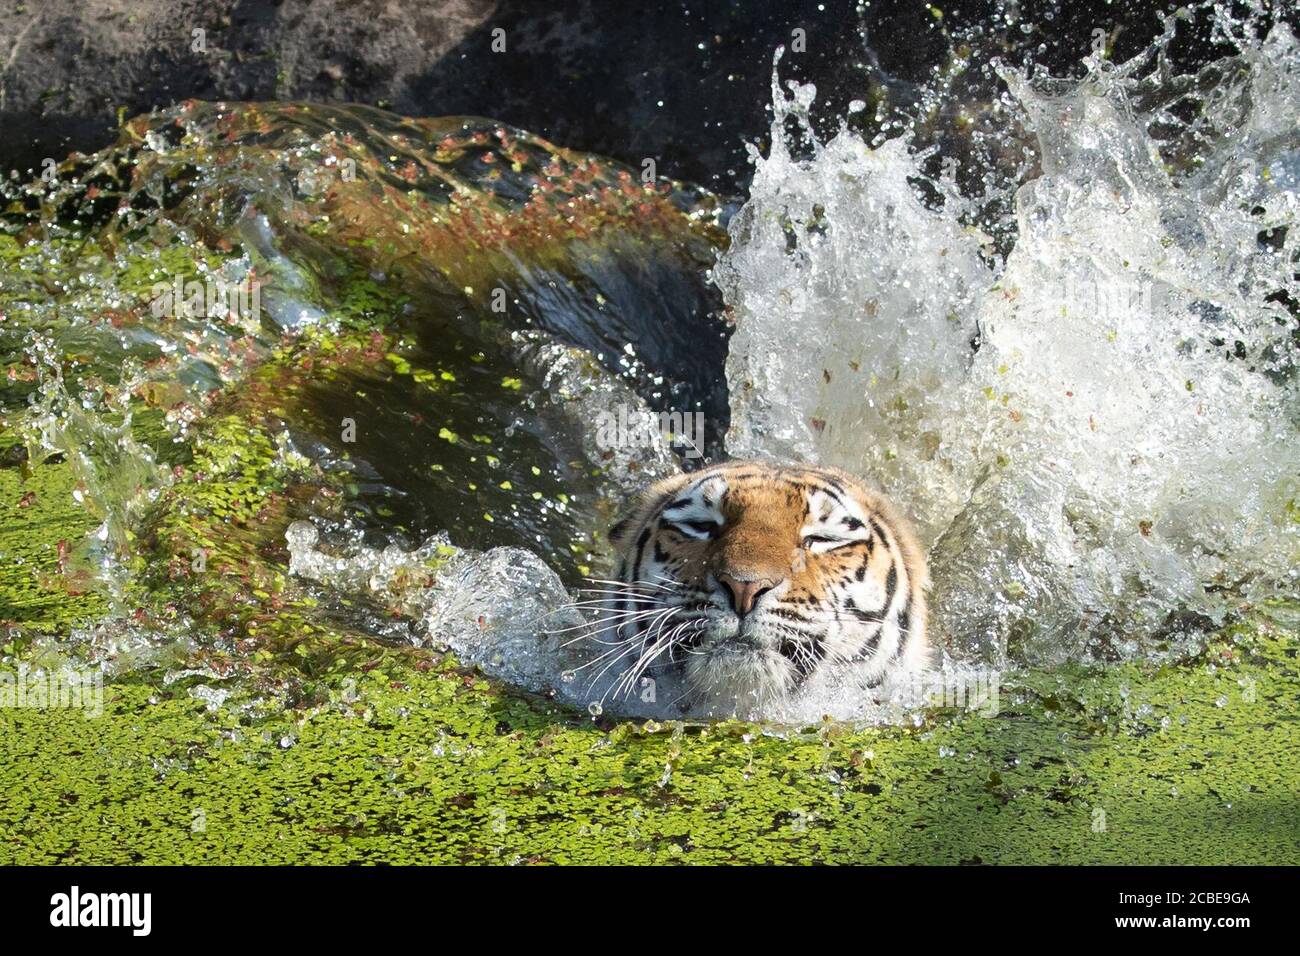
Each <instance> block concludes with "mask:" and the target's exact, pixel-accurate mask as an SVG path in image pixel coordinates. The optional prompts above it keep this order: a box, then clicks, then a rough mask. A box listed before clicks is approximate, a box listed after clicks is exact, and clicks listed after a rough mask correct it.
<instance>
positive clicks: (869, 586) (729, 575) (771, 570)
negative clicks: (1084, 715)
mask: <svg viewBox="0 0 1300 956" xmlns="http://www.w3.org/2000/svg"><path fill="white" fill-rule="evenodd" d="M609 539H610V543H611V545H612V549H613V557H614V560H615V562H616V567H617V571H616V580H614V581H611V582H610V584H611V585H613V586H612V587H610V588H608V589H607V590H608V591H609V592H612V596H611V597H609V598H607V599H606V600H607V601H608V605H609V609H608V615H609V616H610V617H609V618H607V619H612V620H613V621H614V622H615V632H616V634H617V640H615V641H613V642H611V643H613V644H614V645H615V649H616V650H618V649H619V648H622V649H623V650H622V653H623V654H624V655H625V659H626V660H631V661H632V662H633V663H632V664H631V665H629V667H628V668H627V669H625V671H624V672H623V674H624V686H626V687H629V688H630V687H632V686H633V680H634V679H637V678H638V676H639V675H644V674H648V673H650V672H652V671H672V672H674V673H675V674H676V675H677V677H678V681H679V683H680V684H681V686H683V687H684V688H685V691H684V694H683V696H684V697H685V702H684V703H682V704H681V705H680V707H681V709H682V710H686V709H687V708H688V707H690V706H692V705H693V706H695V707H696V708H697V709H702V710H708V711H710V712H719V711H721V712H726V713H730V714H734V715H737V716H744V715H746V714H752V713H761V712H763V711H765V710H770V709H771V708H772V706H773V705H778V704H781V703H783V702H787V701H789V700H791V699H792V698H794V697H795V696H797V695H799V694H800V693H801V692H803V690H804V689H805V688H807V687H808V686H809V685H810V684H812V683H814V682H815V681H816V680H817V679H818V678H819V677H822V676H824V672H826V671H827V670H838V671H841V672H845V671H847V672H849V673H851V674H852V677H853V679H854V680H855V681H856V682H857V683H858V684H859V686H862V687H878V686H879V685H881V684H882V683H883V682H884V681H885V679H886V678H889V677H891V676H898V675H901V674H914V673H917V672H919V671H920V670H922V669H924V667H925V666H926V664H927V661H928V653H929V652H928V648H927V643H926V592H927V589H928V588H929V586H930V577H929V573H928V571H927V569H926V562H925V556H924V553H923V552H922V550H921V547H920V545H919V544H918V542H917V538H916V535H915V533H914V532H913V530H912V528H911V526H910V524H909V523H908V522H907V521H906V520H905V519H904V518H903V517H902V516H901V515H900V514H899V513H898V512H897V511H896V510H895V509H894V507H893V506H892V505H891V504H890V503H889V502H888V501H886V500H885V498H884V497H883V496H882V495H881V494H879V493H878V492H876V491H873V490H871V489H870V488H868V487H867V486H866V485H865V484H864V483H863V482H861V481H860V480H858V479H857V478H855V477H853V476H852V475H849V474H848V473H846V472H843V471H840V470H838V469H834V468H827V467H814V466H810V465H800V464H782V463H769V462H761V461H729V462H725V463H722V464H718V465H714V466H712V467H709V468H705V469H703V470H699V471H695V472H691V473H685V474H678V475H676V476H674V477H671V478H667V479H665V480H662V481H660V482H658V483H656V484H654V485H652V486H651V487H650V488H648V489H647V490H646V491H645V492H644V493H643V494H642V495H641V496H640V498H639V499H638V500H637V502H636V503H635V504H634V505H633V506H632V507H631V508H630V509H629V510H628V511H627V512H626V513H625V515H624V516H623V517H622V518H621V519H620V520H618V521H617V522H616V523H615V524H614V525H613V526H612V528H611V529H610V532H609ZM612 653H613V652H611V654H612ZM629 675H630V676H629ZM639 679H641V680H645V678H644V677H640V678H639Z"/></svg>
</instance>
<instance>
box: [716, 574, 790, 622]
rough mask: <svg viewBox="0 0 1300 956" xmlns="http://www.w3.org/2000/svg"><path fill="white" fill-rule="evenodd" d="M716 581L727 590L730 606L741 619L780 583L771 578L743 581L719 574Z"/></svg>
mask: <svg viewBox="0 0 1300 956" xmlns="http://www.w3.org/2000/svg"><path fill="white" fill-rule="evenodd" d="M718 580H719V581H721V582H722V584H723V586H724V587H725V588H726V589H727V594H728V596H730V598H731V606H732V608H733V609H734V610H735V612H736V613H737V614H739V615H740V616H741V617H744V616H745V615H746V614H748V613H749V612H750V611H752V610H753V609H754V602H755V601H757V600H758V599H759V598H760V597H762V596H763V595H764V594H766V593H767V592H768V591H770V590H772V588H774V587H776V586H777V585H778V584H780V583H781V582H780V581H775V580H773V579H772V578H763V579H761V580H754V581H745V580H742V579H740V578H735V577H732V576H731V575H730V574H719V575H718Z"/></svg>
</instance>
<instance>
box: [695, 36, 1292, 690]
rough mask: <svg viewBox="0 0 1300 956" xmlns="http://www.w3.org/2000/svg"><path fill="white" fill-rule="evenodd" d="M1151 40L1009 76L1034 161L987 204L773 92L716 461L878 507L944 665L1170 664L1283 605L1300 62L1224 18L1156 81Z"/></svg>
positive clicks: (1286, 45)
mask: <svg viewBox="0 0 1300 956" xmlns="http://www.w3.org/2000/svg"><path fill="white" fill-rule="evenodd" d="M1173 29H1174V23H1173V22H1172V21H1171V23H1170V31H1172V30H1173ZM1171 36H1172V32H1171V33H1169V34H1166V36H1165V37H1164V38H1162V40H1160V41H1159V42H1158V43H1157V45H1156V47H1155V48H1153V49H1152V50H1151V51H1148V53H1147V54H1145V55H1144V56H1143V57H1141V58H1139V59H1138V60H1137V61H1134V62H1132V63H1129V64H1126V65H1123V66H1114V65H1112V64H1109V63H1106V62H1104V61H1101V60H1098V59H1093V60H1092V61H1090V62H1089V63H1088V64H1087V67H1088V73H1087V76H1086V77H1085V78H1084V79H1083V80H1082V81H1080V82H1074V81H1068V82H1067V81H1060V80H1052V79H1051V78H1045V77H1041V76H1032V75H1030V74H1029V73H1028V72H1027V71H1020V70H1014V69H1009V68H1004V69H1003V70H1002V71H1001V75H1002V78H1003V80H1004V81H1005V84H1006V87H1007V90H1008V95H1009V96H1010V97H1012V98H1013V104H1014V108H1015V111H1016V112H1017V113H1018V115H1019V117H1020V120H1021V123H1022V124H1023V127H1024V128H1025V129H1026V130H1028V131H1029V133H1031V134H1032V136H1033V147H1034V149H1035V151H1036V166H1037V172H1036V173H1035V174H1033V175H1031V176H1029V177H1028V178H1027V179H1026V180H1025V181H1024V182H1023V183H1014V182H1013V183H1011V184H1010V186H1009V187H1008V188H1012V189H1013V190H1014V192H1013V195H1012V196H1011V197H1010V201H1007V202H999V201H995V200H996V198H997V197H992V196H990V195H988V194H981V195H977V196H973V197H968V196H966V195H964V194H963V193H962V191H961V190H960V189H959V188H958V187H957V184H956V183H955V181H954V179H953V178H952V176H951V175H941V176H940V177H938V178H932V177H930V176H928V175H927V174H926V173H925V171H924V170H923V162H922V159H923V157H919V156H918V155H917V154H916V153H915V152H914V151H912V150H911V149H909V148H908V144H907V141H906V139H905V138H904V137H900V138H897V139H893V140H890V141H888V142H885V143H883V144H882V145H880V146H878V147H876V148H872V147H870V146H868V144H867V143H865V142H864V141H863V140H862V139H861V138H860V137H859V136H857V135H856V134H854V133H852V132H848V131H842V132H841V133H839V134H838V135H836V136H834V137H833V138H831V139H830V140H828V141H826V142H817V141H816V140H815V138H814V137H813V135H812V133H811V131H810V130H808V129H806V126H807V121H806V117H807V114H808V108H809V106H810V104H811V103H812V100H813V98H814V95H815V91H813V90H812V89H809V88H808V87H798V86H796V87H794V88H793V89H792V90H791V92H790V93H789V94H787V93H786V92H785V91H783V90H782V89H781V88H780V85H779V84H777V83H774V104H775V108H776V123H775V125H774V131H773V137H774V143H775V145H774V146H773V149H772V151H771V153H770V154H769V155H767V156H765V157H760V156H756V157H755V160H756V164H757V170H756V175H755V178H754V183H753V187H752V189H751V195H750V199H749V202H748V203H747V204H746V206H745V208H744V209H743V210H742V211H741V212H740V214H739V215H738V216H737V217H736V218H735V219H734V220H733V222H732V224H731V234H732V240H733V241H732V245H731V248H730V249H729V250H728V252H727V253H726V254H725V255H724V257H723V260H722V262H721V263H720V265H719V268H718V281H719V282H720V284H721V286H722V288H723V290H724V294H725V295H726V298H727V301H728V304H729V306H730V307H731V309H732V310H733V313H734V315H735V319H736V332H735V334H734V335H733V336H732V339H731V343H730V344H731V348H730V353H729V356H728V361H727V377H728V383H729V386H730V391H731V395H732V406H731V407H732V416H733V418H732V428H731V431H730V432H729V434H728V438H727V449H728V451H729V452H731V453H732V454H737V455H775V456H785V457H792V458H800V459H806V460H813V461H819V462H822V463H826V464H832V465H837V466H839V467H842V468H845V469H847V470H849V471H852V472H855V473H857V474H860V475H864V476H866V477H868V478H869V479H870V480H872V481H874V482H875V483H877V484H878V485H879V486H880V487H882V488H883V489H884V490H885V491H886V492H888V493H889V494H890V495H891V496H893V497H894V498H895V500H896V501H897V502H899V503H900V504H901V505H902V506H903V508H904V509H905V510H906V511H907V512H908V513H909V514H911V515H912V516H913V518H914V519H915V520H916V521H917V522H918V524H919V525H920V527H921V529H922V532H923V537H924V542H925V544H926V545H927V546H928V547H929V549H930V552H931V565H932V568H931V569H932V574H933V577H934V580H935V591H934V597H933V605H932V606H933V608H934V614H935V625H936V631H937V632H938V634H939V636H940V640H941V641H942V642H943V644H944V646H945V647H946V648H947V650H948V651H949V652H950V653H951V654H952V655H954V656H955V657H957V658H958V659H964V660H970V659H975V660H983V661H986V662H988V663H990V664H996V665H1003V666H1005V665H1006V664H1007V663H1013V664H1053V663H1058V662H1060V661H1063V660H1067V659H1081V658H1083V659H1086V658H1092V657H1101V658H1109V659H1115V658H1129V657H1132V656H1135V655H1140V654H1154V653H1161V652H1164V651H1168V650H1170V649H1177V648H1179V647H1186V646H1194V644H1195V641H1196V634H1197V632H1198V629H1199V628H1202V627H1206V626H1212V625H1214V624H1216V623H1219V622H1221V621H1222V620H1223V619H1224V617H1225V615H1226V614H1228V613H1229V612H1230V611H1231V610H1232V609H1234V608H1235V607H1237V606H1238V605H1239V604H1241V603H1242V602H1243V601H1247V602H1249V601H1260V600H1264V599H1266V598H1269V597H1271V596H1275V595H1278V594H1294V593H1295V590H1296V585H1297V570H1296V569H1297V564H1298V563H1297V556H1298V555H1300V524H1297V521H1296V506H1297V502H1298V501H1300V497H1297V495H1298V492H1300V484H1298V477H1300V476H1298V473H1300V433H1298V432H1297V428H1298V427H1300V414H1298V413H1300V403H1298V402H1297V397H1298V393H1297V380H1296V358H1297V338H1296V329H1297V322H1296V316H1295V313H1294V307H1295V305H1294V304H1295V302H1296V295H1297V292H1300V290H1298V289H1297V285H1296V277H1295V274H1294V272H1295V266H1294V259H1295V256H1294V252H1293V250H1292V248H1291V246H1292V245H1293V244H1294V239H1290V240H1288V239H1287V236H1288V235H1293V228H1294V226H1295V224H1296V214H1297V208H1298V207H1297V201H1298V200H1300V192H1298V191H1297V187H1298V186H1300V136H1298V135H1297V130H1296V125H1295V117H1296V113H1297V104H1298V103H1300V55H1298V51H1297V48H1296V40H1295V37H1294V36H1293V35H1292V34H1291V32H1290V31H1289V30H1288V29H1287V27H1286V26H1285V25H1279V26H1277V27H1275V28H1274V29H1273V30H1272V31H1271V32H1270V33H1268V34H1267V35H1266V36H1263V37H1256V36H1252V35H1250V33H1249V32H1248V31H1244V30H1242V29H1241V28H1240V27H1238V35H1237V36H1235V37H1234V38H1233V40H1234V42H1235V43H1236V44H1237V46H1238V48H1239V49H1238V53H1237V55H1236V56H1235V57H1234V58H1232V59H1231V60H1230V61H1228V62H1225V63H1221V64H1218V65H1217V66H1216V67H1214V68H1213V69H1212V70H1209V71H1207V72H1208V74H1210V75H1213V76H1215V77H1218V78H1219V80H1218V83H1217V85H1214V86H1209V87H1206V86H1204V85H1203V84H1198V83H1197V82H1196V78H1195V77H1180V76H1167V75H1165V76H1162V75H1160V72H1159V71H1160V68H1161V67H1162V66H1164V65H1166V64H1165V63H1164V59H1163V55H1162V54H1163V46H1164V45H1166V44H1167V43H1168V42H1169V39H1170V37H1171ZM1188 106H1195V107H1197V109H1196V110H1195V111H1193V115H1195V116H1196V119H1195V120H1194V121H1193V122H1191V123H1180V122H1178V121H1177V120H1176V119H1175V116H1176V115H1179V114H1181V113H1185V112H1187V107H1188ZM1175 107H1177V109H1176V108H1175ZM789 123H795V124H799V125H802V126H804V127H805V130H804V136H803V140H805V141H807V140H812V147H811V150H810V151H809V152H807V153H806V154H802V155H792V153H791V150H790V148H789V147H788V145H787V139H786V138H785V137H783V135H782V133H783V131H784V130H785V128H786V126H787V124H789ZM918 184H920V185H921V186H923V187H925V188H918ZM1002 207H1006V208H1008V209H1009V210H1010V213H1009V214H1010V215H1011V216H1012V217H1013V219H1012V221H1011V222H1009V223H1007V222H988V221H987V220H982V219H981V216H982V214H984V212H985V211H986V210H988V209H998V208H1002ZM994 233H1003V234H1011V235H1014V244H1013V245H1012V247H1011V248H1010V251H1009V253H1008V254H1007V255H1006V256H1005V257H1004V256H1002V255H999V254H998V252H997V250H996V248H995V246H994V243H993V241H992V240H991V238H990V237H991V235H993V234H994Z"/></svg>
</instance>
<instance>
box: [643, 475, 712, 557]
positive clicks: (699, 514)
mask: <svg viewBox="0 0 1300 956" xmlns="http://www.w3.org/2000/svg"><path fill="white" fill-rule="evenodd" d="M726 493H727V479H726V478H724V477H723V476H721V475H710V476H707V477H705V478H703V479H701V480H700V481H697V482H695V483H694V484H692V485H689V486H688V487H687V488H686V489H684V490H683V491H682V492H679V493H678V494H677V495H676V496H674V497H673V498H672V499H671V500H670V501H668V502H667V503H665V504H664V506H663V508H661V509H660V511H659V515H658V518H659V523H660V524H661V525H662V526H663V527H666V528H671V529H672V530H673V531H676V532H677V533H678V534H680V535H682V537H685V538H690V539H692V540H695V541H707V540H708V539H710V538H714V537H717V535H718V534H719V533H720V532H721V530H722V526H723V524H724V523H725V522H726V518H725V517H724V515H723V511H722V501H723V498H724V497H725V496H726Z"/></svg>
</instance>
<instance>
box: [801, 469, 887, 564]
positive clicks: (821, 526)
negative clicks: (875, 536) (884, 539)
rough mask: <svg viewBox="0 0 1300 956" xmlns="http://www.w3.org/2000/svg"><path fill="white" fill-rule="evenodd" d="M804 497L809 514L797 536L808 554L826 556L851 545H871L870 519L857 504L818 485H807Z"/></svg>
mask: <svg viewBox="0 0 1300 956" xmlns="http://www.w3.org/2000/svg"><path fill="white" fill-rule="evenodd" d="M805 494H806V497H807V503H808V513H807V517H806V518H805V519H804V524H803V528H802V529H801V530H800V534H801V540H802V543H803V547H804V548H805V549H806V550H807V551H809V552H810V553H812V554H825V553H826V552H828V551H835V550H837V549H839V548H844V547H848V546H850V545H859V544H869V543H870V541H871V538H872V528H871V525H870V524H869V522H870V521H871V519H870V518H869V517H868V516H867V515H866V514H864V513H863V511H862V509H861V508H860V507H859V506H858V504H857V502H855V501H853V500H852V499H851V498H843V497H841V496H840V495H838V494H836V493H835V492H833V491H831V490H830V489H828V488H826V487H825V486H824V485H818V484H814V485H812V486H810V487H809V488H808V489H807V491H806V492H805Z"/></svg>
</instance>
